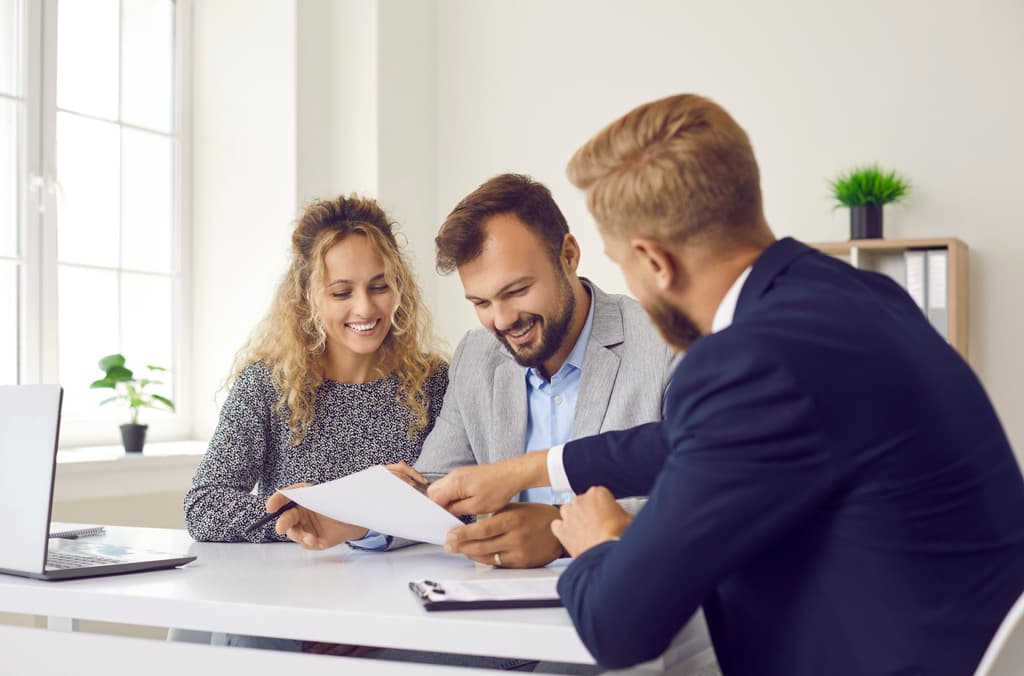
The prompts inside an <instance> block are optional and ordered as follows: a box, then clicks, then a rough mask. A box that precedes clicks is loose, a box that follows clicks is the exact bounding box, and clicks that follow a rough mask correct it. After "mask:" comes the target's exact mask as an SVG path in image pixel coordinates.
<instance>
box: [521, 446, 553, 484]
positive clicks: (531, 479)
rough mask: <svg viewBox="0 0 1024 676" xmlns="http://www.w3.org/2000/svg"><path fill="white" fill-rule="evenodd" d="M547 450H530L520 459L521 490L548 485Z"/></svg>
mask: <svg viewBox="0 0 1024 676" xmlns="http://www.w3.org/2000/svg"><path fill="white" fill-rule="evenodd" d="M547 457H548V452H547V451H546V450H544V451H530V452H529V453H527V454H526V455H524V456H522V458H521V459H520V461H519V462H520V471H521V475H520V478H521V481H520V484H521V486H522V490H526V489H528V488H540V487H542V486H548V485H550V483H551V481H550V479H548V461H547Z"/></svg>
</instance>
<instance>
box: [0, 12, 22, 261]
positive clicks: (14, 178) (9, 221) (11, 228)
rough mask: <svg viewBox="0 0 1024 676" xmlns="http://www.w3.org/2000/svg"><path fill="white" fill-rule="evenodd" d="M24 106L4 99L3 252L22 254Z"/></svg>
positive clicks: (0, 162)
mask: <svg viewBox="0 0 1024 676" xmlns="http://www.w3.org/2000/svg"><path fill="white" fill-rule="evenodd" d="M0 1H2V0H0ZM21 106H22V104H21V103H18V102H16V101H10V100H4V99H0V256H17V255H18V174H19V172H18V156H19V155H20V153H19V152H18V112H19V110H20V108H21Z"/></svg>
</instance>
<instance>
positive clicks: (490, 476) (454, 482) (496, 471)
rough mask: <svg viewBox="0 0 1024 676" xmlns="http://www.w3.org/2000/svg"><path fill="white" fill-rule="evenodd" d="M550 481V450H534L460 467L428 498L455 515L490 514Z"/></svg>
mask: <svg viewBox="0 0 1024 676" xmlns="http://www.w3.org/2000/svg"><path fill="white" fill-rule="evenodd" d="M548 481H549V480H548V466H547V451H532V452H530V453H527V454H526V455H522V456H520V457H518V458H513V459H511V460H502V461H501V462H496V463H494V464H491V465H478V466H476V467H459V468H457V469H455V470H453V471H452V472H450V473H449V474H448V475H447V476H445V477H443V478H441V479H438V480H437V481H435V482H434V483H432V484H431V485H430V488H429V490H428V491H427V495H429V496H430V498H431V499H432V500H433V501H434V502H436V503H437V504H439V505H441V506H442V507H444V508H445V509H447V510H448V511H449V512H451V513H452V514H456V515H458V514H486V513H488V512H497V511H498V510H500V509H501V508H502V507H504V506H505V505H507V504H508V502H509V500H511V499H512V497H513V496H515V495H518V494H519V493H520V492H522V491H524V490H526V489H527V488H536V487H538V486H547V485H548Z"/></svg>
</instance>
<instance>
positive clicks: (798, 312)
mask: <svg viewBox="0 0 1024 676" xmlns="http://www.w3.org/2000/svg"><path fill="white" fill-rule="evenodd" d="M563 460H564V463H565V468H566V472H567V474H568V476H569V479H570V482H571V483H572V487H573V489H574V490H575V491H576V492H577V493H579V492H582V491H585V490H586V489H587V488H588V487H590V486H594V485H603V486H607V487H608V488H610V489H611V490H612V491H613V492H614V493H615V494H616V495H617V496H619V497H622V496H626V495H644V494H648V493H649V494H650V499H649V501H648V503H647V505H646V507H645V508H644V509H643V510H642V511H641V512H640V514H639V515H638V516H637V518H636V519H635V520H634V521H633V523H632V525H631V526H630V527H629V529H628V530H627V531H626V533H625V534H624V535H623V537H622V540H621V541H617V542H614V541H613V542H607V543H604V544H602V545H599V546H597V547H594V548H592V549H590V550H589V551H587V552H585V553H584V554H583V555H581V556H580V557H579V558H578V559H577V560H576V561H575V562H574V563H573V564H572V565H571V566H570V567H569V569H568V570H567V571H566V572H565V573H564V574H563V576H562V578H561V580H560V582H559V585H558V589H559V592H560V594H561V596H562V599H563V601H564V602H565V606H566V608H567V609H568V610H569V613H570V614H571V616H572V619H573V622H574V623H575V625H576V628H577V630H578V631H579V633H580V636H581V637H582V639H583V641H584V643H585V644H586V645H587V647H588V648H589V649H590V650H591V652H592V653H593V654H594V656H595V657H596V658H597V660H598V661H599V662H600V663H601V664H602V665H605V666H607V667H616V668H617V667H624V666H628V665H632V664H635V663H637V662H640V661H643V660H647V659H651V658H654V657H656V656H657V655H658V654H659V653H660V652H662V651H663V650H664V649H665V648H666V647H667V646H668V644H669V642H670V641H671V639H672V638H673V636H674V635H675V634H676V633H677V632H678V631H679V630H680V629H681V628H682V627H683V625H684V624H685V623H686V621H687V620H688V618H689V617H690V616H691V614H692V613H693V612H694V611H695V610H696V609H697V607H698V606H701V605H703V607H704V612H705V614H706V616H707V621H708V628H709V630H710V633H711V638H712V642H713V643H714V647H715V651H716V653H717V654H718V658H719V664H720V665H721V668H722V672H723V674H724V675H725V676H743V675H751V676H773V675H776V674H778V675H779V676H783V675H784V676H794V675H796V676H825V675H827V676H844V675H847V674H848V675H850V676H871V675H882V674H891V675H893V676H895V675H897V674H898V675H901V676H911V675H924V674H927V675H929V676H932V675H943V676H946V675H948V676H965V675H969V674H971V673H972V672H973V670H974V668H975V666H976V665H977V663H978V661H979V660H980V659H981V655H982V653H983V652H984V650H985V648H986V646H987V644H988V642H989V640H990V639H991V637H992V635H993V634H994V632H995V630H996V628H997V626H998V625H999V623H1000V621H1001V619H1002V618H1003V616H1004V615H1005V613H1006V612H1007V610H1008V609H1009V608H1010V606H1011V605H1012V603H1013V602H1014V601H1015V600H1016V598H1017V596H1018V595H1019V594H1020V593H1021V590H1022V589H1024V479H1022V477H1021V471H1020V468H1019V466H1018V465H1017V462H1016V460H1015V459H1014V457H1013V453H1012V451H1011V449H1010V445H1009V443H1008V441H1007V439H1006V436H1005V433H1004V432H1003V429H1002V426H1001V425H1000V423H999V420H998V419H997V417H996V414H995V411H994V410H993V408H992V405H991V403H990V402H989V399H988V397H987V395H986V394H985V392H984V390H983V389H982V387H981V384H980V383H979V381H978V379H977V378H976V377H975V375H974V373H972V372H971V370H970V368H969V367H968V366H967V364H966V363H965V362H964V361H963V359H961V358H960V356H959V355H958V354H957V353H956V352H955V351H954V350H953V349H952V348H951V347H950V346H949V345H948V344H947V343H946V342H945V341H944V340H943V339H942V338H941V337H940V336H939V335H938V334H937V333H936V332H935V331H934V330H933V329H932V327H931V325H930V324H929V323H928V321H927V320H926V319H925V317H924V316H923V314H922V313H921V311H920V310H919V309H918V308H917V306H916V305H915V304H914V303H913V301H912V300H911V299H910V297H909V296H908V295H907V294H906V293H905V292H904V291H903V290H902V289H901V288H900V287H899V286H898V285H897V284H896V283H894V282H893V281H891V280H890V279H888V278H887V277H884V276H882V275H878V274H875V273H871V272H864V271H858V270H855V269H853V268H851V267H850V266H848V265H847V264H846V263H843V262H841V261H839V260H836V259H834V258H832V257H829V256H826V255H824V254H821V253H819V252H817V251H815V250H813V249H811V248H809V247H807V246H805V245H803V244H800V243H799V242H796V241H794V240H792V239H784V240H781V241H779V242H776V243H775V244H773V245H772V246H771V247H769V248H768V249H767V250H766V251H765V252H764V253H763V254H762V255H761V256H760V257H759V258H758V260H757V262H756V263H755V264H754V266H753V270H752V271H751V274H750V277H749V278H748V279H747V281H746V283H745V284H744V286H743V289H742V292H741V293H740V297H739V301H738V304H737V308H736V313H735V317H734V321H733V324H732V326H731V327H729V328H727V329H725V330H723V331H720V332H718V333H715V334H713V335H710V336H704V337H702V338H700V339H698V340H697V341H696V342H695V343H694V344H693V346H692V347H691V349H690V351H689V352H688V354H687V356H686V358H685V359H683V361H682V363H681V365H680V366H679V368H678V370H677V372H676V374H675V376H674V378H673V381H672V384H671V386H670V388H669V392H668V396H667V399H666V412H665V419H664V420H663V421H662V422H660V423H652V424H649V425H644V426H641V427H637V428H633V429H631V430H625V431H622V432H612V433H607V434H603V435H598V436H594V437H588V438H585V439H581V440H577V441H574V442H570V443H569V444H568V445H566V447H565V451H564V456H563Z"/></svg>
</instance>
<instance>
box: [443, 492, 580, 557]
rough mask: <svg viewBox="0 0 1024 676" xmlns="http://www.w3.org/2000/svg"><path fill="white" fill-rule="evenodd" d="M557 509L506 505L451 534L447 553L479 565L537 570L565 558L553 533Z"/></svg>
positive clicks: (537, 505) (528, 504)
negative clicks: (467, 558)
mask: <svg viewBox="0 0 1024 676" xmlns="http://www.w3.org/2000/svg"><path fill="white" fill-rule="evenodd" d="M557 518H558V508H557V507H554V506H552V505H543V504H538V503H534V502H515V503H512V504H510V505H506V506H505V507H504V508H503V509H501V510H499V511H497V512H495V513H494V514H492V515H491V516H489V517H487V518H486V519H481V520H480V521H477V522H476V523H471V524H467V525H465V526H462V527H460V528H456V529H455V530H453V531H451V532H449V533H448V539H447V541H446V542H445V545H444V548H445V551H449V552H455V553H459V554H465V555H466V556H467V557H469V558H470V559H472V560H474V561H478V562H480V563H486V564H490V565H492V566H493V565H496V564H497V563H498V561H499V559H497V558H495V556H494V555H495V554H498V555H499V557H500V562H501V566H503V567H505V568H538V567H540V566H546V565H547V564H549V563H551V562H552V561H554V560H555V559H557V558H558V557H559V556H561V554H562V545H560V544H558V540H557V539H556V538H555V536H554V535H553V534H552V533H551V522H552V521H554V520H555V519H557Z"/></svg>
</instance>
